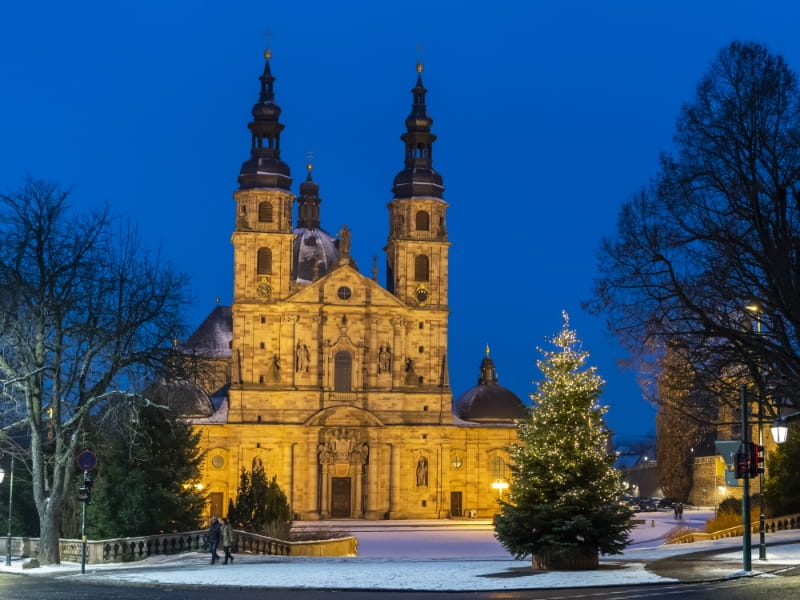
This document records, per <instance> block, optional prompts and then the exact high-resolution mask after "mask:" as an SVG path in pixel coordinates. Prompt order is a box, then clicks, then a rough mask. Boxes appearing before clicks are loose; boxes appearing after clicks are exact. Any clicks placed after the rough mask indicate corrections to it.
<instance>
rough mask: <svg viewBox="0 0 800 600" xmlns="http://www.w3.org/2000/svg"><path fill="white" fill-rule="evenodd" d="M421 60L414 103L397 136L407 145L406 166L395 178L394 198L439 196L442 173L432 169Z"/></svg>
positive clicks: (429, 125) (431, 122)
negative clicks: (402, 132) (401, 132)
mask: <svg viewBox="0 0 800 600" xmlns="http://www.w3.org/2000/svg"><path fill="white" fill-rule="evenodd" d="M422 69H423V67H422V63H417V73H418V76H417V85H416V87H415V88H414V89H412V90H411V93H412V94H414V104H413V105H412V107H411V114H410V115H408V118H407V119H406V132H405V133H404V134H403V135H402V136H400V139H402V140H403V142H405V145H406V160H405V168H404V169H403V170H402V171H400V172H399V173H398V174H397V176H396V177H395V178H394V187H393V188H392V193H393V194H394V197H395V198H415V197H417V198H418V197H428V198H442V194H443V193H444V186H443V184H442V176H441V175H439V173H437V172H436V171H434V170H433V142H434V141H435V140H436V136H435V135H434V134H432V133H431V126H432V125H433V119H431V117H430V116H429V115H428V110H427V107H426V106H425V94H426V93H427V92H428V90H426V89H425V87H424V86H423V85H422Z"/></svg>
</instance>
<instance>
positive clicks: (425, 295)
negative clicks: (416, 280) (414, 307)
mask: <svg viewBox="0 0 800 600" xmlns="http://www.w3.org/2000/svg"><path fill="white" fill-rule="evenodd" d="M430 297H431V294H430V292H429V291H428V287H427V286H426V285H425V284H424V283H420V284H419V285H418V286H417V289H416V290H414V298H415V299H416V301H417V304H419V305H420V306H424V305H425V304H427V303H428V300H429V299H430Z"/></svg>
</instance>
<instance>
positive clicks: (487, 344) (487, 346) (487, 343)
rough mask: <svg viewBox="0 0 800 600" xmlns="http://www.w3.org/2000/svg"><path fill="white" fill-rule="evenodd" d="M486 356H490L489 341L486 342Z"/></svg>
mask: <svg viewBox="0 0 800 600" xmlns="http://www.w3.org/2000/svg"><path fill="white" fill-rule="evenodd" d="M486 356H489V342H486Z"/></svg>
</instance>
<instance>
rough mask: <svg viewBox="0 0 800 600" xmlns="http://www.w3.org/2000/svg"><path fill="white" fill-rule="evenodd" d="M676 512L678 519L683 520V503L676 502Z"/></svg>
mask: <svg viewBox="0 0 800 600" xmlns="http://www.w3.org/2000/svg"><path fill="white" fill-rule="evenodd" d="M677 511H678V518H679V519H681V520H683V502H678V506H677Z"/></svg>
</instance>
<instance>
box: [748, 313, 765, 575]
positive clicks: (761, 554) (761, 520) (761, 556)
mask: <svg viewBox="0 0 800 600" xmlns="http://www.w3.org/2000/svg"><path fill="white" fill-rule="evenodd" d="M747 310H749V311H750V312H751V313H753V314H754V315H755V317H756V334H757V335H758V336H761V306H760V305H759V304H756V303H755V302H753V303H751V304H748V305H747ZM760 371H761V369H760V368H759V376H760ZM757 393H758V445H759V446H761V447H762V448H763V447H764V394H762V393H761V386H760V385H759V386H758V390H757ZM758 512H759V515H758V560H767V540H766V527H765V517H764V471H763V470H762V471H761V472H760V473H759V474H758Z"/></svg>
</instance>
